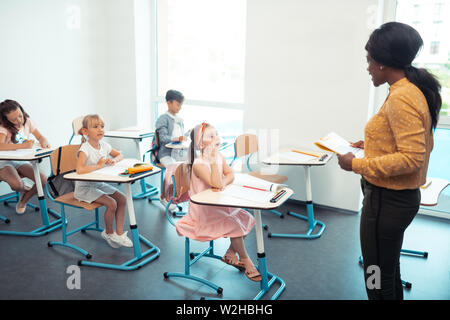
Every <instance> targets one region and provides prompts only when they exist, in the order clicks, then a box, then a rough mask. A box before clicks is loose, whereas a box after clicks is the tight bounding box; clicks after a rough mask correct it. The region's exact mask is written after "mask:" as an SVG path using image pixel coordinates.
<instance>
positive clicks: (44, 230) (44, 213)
mask: <svg viewBox="0 0 450 320" xmlns="http://www.w3.org/2000/svg"><path fill="white" fill-rule="evenodd" d="M31 165H32V166H33V173H34V181H35V184H36V189H37V195H38V199H39V206H40V211H41V218H42V225H43V226H42V227H40V228H38V229H35V230H33V231H29V232H21V231H0V235H2V234H4V235H15V236H29V237H37V236H42V235H45V234H48V233H49V232H52V231H54V230H56V229H58V228H60V227H61V225H62V219H61V216H60V215H58V214H56V213H55V212H53V211H50V210H49V211H48V210H47V203H46V202H45V196H44V190H43V189H42V181H41V175H40V174H39V160H33V161H31ZM49 212H50V213H51V214H52V215H53V216H55V217H56V218H57V220H55V221H53V222H51V223H50V220H49V218H48V213H49Z"/></svg>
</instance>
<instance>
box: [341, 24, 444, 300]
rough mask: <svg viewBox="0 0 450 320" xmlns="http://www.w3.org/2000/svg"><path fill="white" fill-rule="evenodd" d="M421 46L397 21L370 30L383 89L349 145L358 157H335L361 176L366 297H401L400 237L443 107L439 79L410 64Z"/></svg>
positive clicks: (412, 211)
mask: <svg viewBox="0 0 450 320" xmlns="http://www.w3.org/2000/svg"><path fill="white" fill-rule="evenodd" d="M422 45H423V41H422V38H421V37H420V35H419V33H418V32H417V31H416V30H415V29H414V28H412V27H410V26H408V25H406V24H403V23H398V22H390V23H386V24H383V25H382V26H380V28H378V29H376V30H375V31H373V33H372V34H371V36H370V38H369V40H368V42H367V44H366V47H365V49H366V51H367V62H368V64H369V66H368V68H367V71H368V72H369V74H370V75H371V76H372V82H373V84H374V86H376V87H377V86H379V85H381V84H383V83H388V84H389V86H390V87H389V94H388V96H387V98H386V100H385V102H384V104H383V106H382V107H381V109H380V111H378V113H377V114H375V115H374V116H373V117H372V118H371V119H370V120H369V122H368V123H367V125H366V127H365V130H364V136H365V138H364V141H358V142H356V143H354V144H353V146H355V147H360V148H364V154H365V156H364V158H362V159H356V158H355V157H354V155H353V154H352V153H347V154H345V155H339V156H338V160H339V165H340V166H341V168H342V169H344V170H347V171H353V172H355V173H358V174H361V176H362V178H361V186H362V191H363V194H364V200H363V207H362V211H361V222H360V241H361V251H362V257H363V261H364V276H365V280H366V291H367V295H368V297H369V299H403V288H402V283H401V277H400V262H399V259H400V251H401V248H402V242H403V234H404V232H405V230H406V228H407V227H408V226H409V224H410V223H411V221H412V220H413V219H414V217H415V216H416V214H417V212H418V210H419V206H420V190H419V187H420V186H421V185H423V184H425V181H426V174H427V169H428V161H429V158H430V152H431V150H432V149H433V129H434V128H435V127H436V125H437V122H438V115H439V111H440V108H441V104H442V100H441V96H440V85H439V82H438V81H437V80H436V79H435V78H434V77H433V76H432V75H431V74H430V73H428V71H426V70H425V69H417V68H415V67H414V66H412V62H413V60H414V58H415V57H416V55H417V53H418V51H419V49H420V48H421V46H422ZM370 266H377V267H378V268H379V271H380V282H379V285H376V283H375V284H374V283H371V279H372V278H370V279H369V277H370V276H371V275H372V274H371V272H369V271H368V268H369V267H370ZM369 270H376V269H373V268H370V269H369ZM368 282H369V283H368Z"/></svg>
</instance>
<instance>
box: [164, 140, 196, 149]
mask: <svg viewBox="0 0 450 320" xmlns="http://www.w3.org/2000/svg"><path fill="white" fill-rule="evenodd" d="M190 144H191V142H190V141H183V142H181V143H173V142H170V143H168V144H166V145H165V147H166V148H169V149H189V146H190Z"/></svg>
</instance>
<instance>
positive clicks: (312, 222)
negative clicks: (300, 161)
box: [268, 166, 325, 239]
mask: <svg viewBox="0 0 450 320" xmlns="http://www.w3.org/2000/svg"><path fill="white" fill-rule="evenodd" d="M304 168H305V180H306V212H307V216H304V215H301V214H298V213H295V212H291V211H289V212H288V213H287V214H288V215H290V216H293V217H296V218H299V219H302V220H306V221H307V222H308V231H307V232H306V233H304V234H289V233H269V234H268V237H269V238H271V237H278V238H300V239H317V238H319V237H320V236H321V235H322V233H323V231H324V230H325V223H323V222H322V221H319V220H316V219H314V207H313V202H312V195H311V175H310V166H305V167H304ZM316 226H320V228H319V230H318V231H317V233H313V231H314V229H315V228H316Z"/></svg>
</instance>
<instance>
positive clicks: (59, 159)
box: [46, 144, 80, 200]
mask: <svg viewBox="0 0 450 320" xmlns="http://www.w3.org/2000/svg"><path fill="white" fill-rule="evenodd" d="M79 149H80V145H79V144H78V145H66V146H62V147H59V148H58V149H56V150H54V151H53V152H52V153H51V154H50V164H51V169H52V175H51V176H50V177H49V178H48V180H47V187H46V191H47V194H48V195H49V196H50V197H51V198H52V199H53V200H54V199H55V198H57V197H60V196H63V195H65V194H67V193H70V192H73V191H74V190H75V182H74V181H70V180H66V179H64V177H63V174H65V173H67V172H70V171H75V170H76V167H77V157H76V154H77V151H78V150H79ZM48 187H50V188H48Z"/></svg>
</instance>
